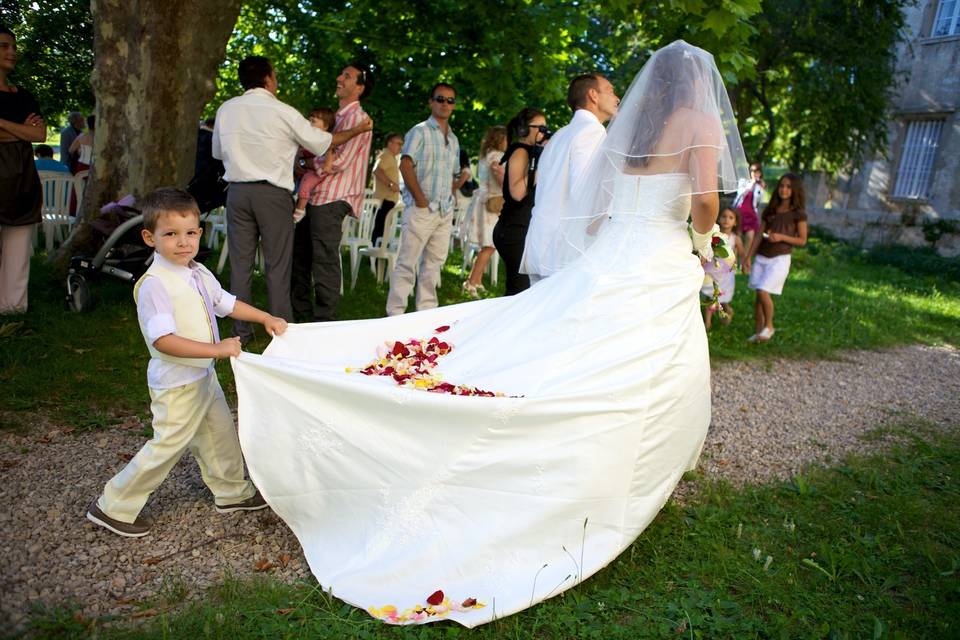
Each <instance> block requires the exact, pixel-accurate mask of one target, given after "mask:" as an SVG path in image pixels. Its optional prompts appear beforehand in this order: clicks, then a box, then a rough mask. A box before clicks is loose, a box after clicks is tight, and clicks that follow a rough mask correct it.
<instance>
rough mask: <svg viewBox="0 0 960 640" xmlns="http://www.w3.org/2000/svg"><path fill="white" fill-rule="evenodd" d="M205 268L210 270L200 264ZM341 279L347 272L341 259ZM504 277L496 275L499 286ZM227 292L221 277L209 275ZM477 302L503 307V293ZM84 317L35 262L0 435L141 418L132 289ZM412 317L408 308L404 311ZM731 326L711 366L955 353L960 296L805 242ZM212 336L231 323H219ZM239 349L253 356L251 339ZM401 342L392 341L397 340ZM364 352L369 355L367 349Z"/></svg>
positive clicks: (15, 337)
mask: <svg viewBox="0 0 960 640" xmlns="http://www.w3.org/2000/svg"><path fill="white" fill-rule="evenodd" d="M460 261H461V256H460V253H459V252H458V251H453V252H451V254H450V258H449V260H448V262H447V265H446V267H445V268H444V271H443V275H442V285H441V287H440V291H439V299H440V304H441V305H447V304H454V303H458V302H464V301H466V300H468V298H467V297H466V295H465V294H464V292H463V291H462V289H461V284H462V282H463V280H464V279H465V277H466V274H463V273H462V272H461V270H460ZM210 262H211V264H213V259H211V260H210ZM344 273H345V274H346V277H347V278H348V279H349V261H348V260H347V259H346V258H345V259H344ZM502 273H503V269H501V274H502ZM219 278H220V281H221V282H223V283H224V285H225V286H226V287H227V288H229V281H230V277H229V267H228V268H227V269H226V270H225V271H224V272H223V273H222V274H220V275H219ZM486 285H487V286H488V289H490V293H488V294H487V295H488V296H495V295H502V293H503V281H502V280H501V281H500V283H499V285H498V286H496V287H494V286H491V284H490V283H489V281H487V282H486ZM92 291H93V295H94V301H95V306H94V307H93V309H92V310H91V311H89V312H87V313H84V314H79V315H78V314H73V313H70V312H69V311H67V310H66V307H65V304H64V296H65V294H66V291H65V285H64V283H63V282H61V281H59V280H54V279H52V277H51V272H50V270H49V269H48V268H47V267H46V265H44V263H43V255H39V256H38V257H36V258H35V259H34V263H33V273H32V277H31V283H30V311H29V313H27V314H25V315H22V316H9V317H5V318H4V319H3V320H2V321H0V385H3V389H4V393H3V394H0V429H8V430H9V429H26V428H29V427H30V426H31V425H32V424H34V423H35V422H36V421H37V415H38V414H43V415H45V416H49V417H50V419H52V420H55V421H57V422H58V423H60V424H62V425H65V426H72V427H75V428H98V427H99V426H103V425H106V424H110V423H111V421H115V420H116V419H117V416H130V415H131V414H133V415H138V416H140V417H143V418H145V417H146V416H147V415H148V409H149V396H148V393H147V388H146V366H147V362H148V360H149V357H148V355H147V351H146V348H145V347H144V345H143V339H142V337H141V336H140V331H139V327H138V325H137V317H136V308H135V306H134V303H133V297H132V287H131V286H130V285H129V284H126V283H122V282H120V281H118V280H116V279H112V278H108V277H103V278H101V279H100V280H98V281H96V282H94V283H93V285H92ZM387 291H388V284H387V283H386V282H384V283H377V282H376V280H375V278H374V276H373V274H372V272H371V270H370V269H369V267H368V266H367V263H366V262H364V263H363V264H362V265H361V268H360V271H359V278H358V282H357V286H356V288H354V289H350V287H349V282H347V283H346V291H345V292H344V295H343V297H342V299H341V303H340V307H339V310H338V315H339V317H340V318H342V319H344V320H352V319H360V318H378V317H382V316H383V315H384V307H385V304H386V297H387ZM254 304H255V305H257V306H259V307H261V308H266V304H267V297H266V287H265V283H264V279H263V278H262V277H260V276H258V277H255V278H254ZM411 306H412V303H411ZM734 309H735V311H736V315H735V317H734V319H733V323H732V324H731V325H730V326H728V327H723V326H720V325H719V323H718V324H717V325H715V327H714V329H713V330H712V331H711V332H710V353H711V356H712V357H713V359H714V360H715V361H723V360H744V359H755V358H760V359H769V358H779V357H787V358H805V359H806V358H830V357H835V356H836V355H837V353H838V352H839V351H841V350H844V349H877V348H882V347H890V346H895V345H899V344H908V343H921V344H941V343H953V342H955V341H956V337H955V336H956V327H957V326H958V325H960V284H958V283H956V282H951V281H946V282H939V281H938V280H936V279H935V278H934V277H933V276H929V275H912V274H909V273H906V272H904V271H902V270H901V269H898V268H895V267H892V266H883V265H876V264H872V263H869V262H866V261H865V260H863V259H861V257H858V255H857V254H855V252H852V251H850V250H849V249H846V248H844V247H843V246H842V245H837V244H832V243H825V242H822V241H819V240H817V239H813V240H812V241H811V243H810V245H809V247H808V249H806V250H800V251H797V252H795V254H794V267H793V273H792V274H791V276H790V279H789V280H788V281H787V285H786V287H785V289H784V295H783V296H781V297H778V298H777V299H776V315H775V325H776V326H777V333H776V336H775V338H774V339H773V340H772V341H770V342H769V343H766V344H760V345H752V344H748V343H747V342H746V338H747V337H748V336H750V335H751V334H752V333H753V317H752V316H753V313H752V311H753V299H752V292H751V291H750V290H749V289H748V288H747V278H746V277H745V276H742V275H740V276H738V277H737V290H736V294H735V298H734ZM220 328H221V335H230V321H229V320H221V323H220ZM255 331H256V332H255V339H254V341H253V343H251V344H250V345H249V346H248V347H247V348H246V349H247V350H248V351H253V352H257V353H259V352H262V351H263V349H264V348H266V345H267V344H268V343H269V338H268V336H267V335H266V334H265V333H264V332H263V330H262V329H256V330H255ZM398 337H403V336H398ZM372 347H373V346H372V345H371V349H372ZM217 371H218V373H219V375H220V380H221V382H222V384H223V386H224V388H225V389H226V390H227V392H228V397H232V395H233V376H232V371H231V369H230V365H229V363H228V362H220V363H218V364H217Z"/></svg>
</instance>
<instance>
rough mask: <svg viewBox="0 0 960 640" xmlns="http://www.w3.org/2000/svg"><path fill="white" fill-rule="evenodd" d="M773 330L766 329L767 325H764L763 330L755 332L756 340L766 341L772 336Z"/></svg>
mask: <svg viewBox="0 0 960 640" xmlns="http://www.w3.org/2000/svg"><path fill="white" fill-rule="evenodd" d="M774 331H775V330H774V329H768V328H767V327H764V328H763V331H761V332H760V333H758V334H757V341H758V342H766V341H767V340H769V339H770V338H772V337H773V334H774Z"/></svg>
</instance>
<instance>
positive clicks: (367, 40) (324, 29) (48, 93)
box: [0, 0, 914, 171]
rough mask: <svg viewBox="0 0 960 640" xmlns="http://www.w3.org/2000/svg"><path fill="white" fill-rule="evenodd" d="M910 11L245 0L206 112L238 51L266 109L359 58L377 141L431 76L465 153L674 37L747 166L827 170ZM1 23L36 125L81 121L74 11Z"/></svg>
mask: <svg viewBox="0 0 960 640" xmlns="http://www.w3.org/2000/svg"><path fill="white" fill-rule="evenodd" d="M913 2H914V0H656V1H650V2H643V3H637V2H632V1H630V0H607V1H603V0H573V1H570V0H543V1H541V2H533V1H531V0H495V1H491V2H463V1H462V0H429V1H428V0H352V1H347V2H344V1H339V2H338V1H333V0H249V1H248V2H246V3H245V4H244V6H243V9H242V11H241V14H240V18H239V20H238V21H237V25H236V27H235V29H234V33H233V36H232V38H231V39H230V42H229V43H228V45H227V55H226V59H225V60H224V62H223V65H222V66H221V68H220V73H219V77H218V78H217V93H216V96H215V98H214V99H213V100H212V101H211V102H210V104H208V105H207V107H206V110H205V112H206V113H205V115H212V114H213V113H214V112H215V111H216V108H217V107H218V106H219V105H220V104H221V103H222V102H223V101H224V100H226V99H228V98H230V97H232V96H234V95H237V94H238V93H239V92H240V87H239V85H238V83H237V81H236V65H237V62H239V60H240V59H242V58H243V57H244V56H246V55H250V54H253V53H256V54H260V55H266V56H268V57H269V58H270V59H271V60H272V61H273V62H274V64H275V66H276V67H277V72H278V77H279V80H280V94H281V98H282V99H283V100H285V101H287V102H289V103H291V104H293V105H294V106H296V107H297V108H299V109H301V110H304V111H306V110H308V109H310V108H312V107H314V106H332V105H334V104H335V97H334V95H333V91H334V82H335V78H336V75H337V73H338V72H339V71H340V69H341V68H342V67H343V66H345V65H346V64H348V63H350V62H352V61H359V62H361V63H363V64H364V65H369V67H370V68H372V69H373V70H374V71H375V73H376V89H375V90H374V93H373V95H372V96H371V97H370V98H369V99H368V101H367V105H366V107H367V110H368V111H369V112H370V113H371V115H372V116H373V117H374V119H375V121H376V134H377V139H378V140H377V141H378V143H379V142H380V141H381V140H382V138H383V137H384V136H385V134H386V133H388V132H390V131H400V132H403V131H406V130H407V129H409V128H410V127H411V126H412V125H413V124H415V123H417V122H419V121H420V120H422V119H424V117H425V116H426V113H427V105H426V101H427V97H428V96H427V93H428V92H429V89H430V87H431V86H432V85H433V83H434V82H436V81H438V80H444V81H447V82H450V83H452V84H454V85H455V86H456V87H457V89H458V91H459V95H460V98H461V102H460V104H459V105H458V107H457V111H456V113H455V115H454V121H453V122H454V126H455V129H456V131H457V132H458V134H459V136H460V138H461V141H462V143H463V145H464V146H465V148H467V149H469V150H475V149H476V147H478V146H479V141H480V138H481V136H482V134H483V130H484V129H485V128H486V127H487V126H490V125H492V124H502V123H505V122H506V121H507V120H508V119H509V118H511V117H512V116H513V115H514V114H515V113H516V112H517V111H518V110H519V109H520V108H522V107H524V106H527V105H530V106H537V107H540V108H541V109H543V110H544V111H545V112H546V114H547V117H548V121H549V123H550V124H551V126H553V127H555V128H556V127H559V126H562V125H563V124H565V123H566V121H567V120H568V119H569V115H570V114H569V109H568V108H567V107H566V104H565V92H566V86H567V82H568V81H569V79H570V78H571V77H572V76H573V75H575V74H577V73H581V72H584V71H589V70H598V71H601V72H603V73H605V74H606V75H607V76H608V77H609V78H610V79H611V80H612V81H613V82H614V85H615V86H616V87H617V89H618V91H620V92H621V93H622V92H624V91H626V89H627V88H628V85H629V83H630V81H631V80H632V78H633V77H634V75H635V74H636V73H637V71H638V70H639V69H640V67H641V66H642V65H643V63H644V62H645V61H646V60H647V58H648V57H649V55H650V53H651V52H652V51H654V50H655V49H657V48H659V47H661V46H663V45H665V44H667V43H669V42H671V41H673V40H675V39H677V38H683V39H685V40H687V41H688V42H691V43H692V44H696V45H698V46H701V47H704V48H705V49H707V50H708V51H711V52H712V53H713V54H714V56H715V58H716V60H717V63H718V66H719V67H720V70H721V72H722V73H723V74H724V78H725V80H726V82H727V87H728V90H729V92H730V95H731V99H732V101H733V103H734V108H735V110H736V112H737V118H738V121H739V124H740V131H741V135H742V137H743V141H744V147H745V149H746V150H747V153H748V155H749V156H750V157H751V159H761V160H764V161H766V162H768V163H776V164H781V165H787V166H790V167H791V168H792V169H794V170H798V171H803V170H815V169H825V170H827V171H836V170H839V169H843V168H846V167H849V166H852V165H856V164H858V163H859V162H860V160H861V159H862V158H863V157H865V156H869V155H871V154H872V153H874V152H875V151H876V150H878V149H883V148H884V147H885V144H886V132H887V127H886V119H887V117H888V115H889V114H888V109H889V97H890V93H891V91H893V90H894V89H895V88H896V81H897V75H896V69H895V64H896V45H897V43H898V42H899V41H900V39H901V38H902V34H903V32H904V15H903V10H904V8H905V7H906V6H907V5H910V4H913ZM0 22H2V23H5V24H7V25H9V26H11V28H13V30H14V31H15V33H17V35H18V39H19V44H20V47H21V62H20V63H19V65H18V68H17V72H16V73H17V75H16V77H15V78H14V80H15V81H19V82H22V83H23V84H24V85H25V86H27V87H28V88H30V89H31V90H33V91H34V92H35V93H36V94H37V95H38V97H39V99H40V102H41V105H42V107H43V109H44V113H45V114H46V115H47V118H48V121H50V122H51V123H53V122H58V121H60V120H62V117H63V114H65V113H66V112H67V111H69V110H71V109H80V110H83V111H91V110H92V108H93V102H94V98H93V95H92V93H91V90H90V85H89V76H90V73H91V71H92V70H93V66H94V60H93V53H92V52H93V44H92V38H93V29H92V20H91V17H90V8H89V2H88V1H84V0H61V1H57V0H0ZM197 28H198V29H202V25H197ZM197 115H198V118H199V117H200V116H201V115H204V114H197Z"/></svg>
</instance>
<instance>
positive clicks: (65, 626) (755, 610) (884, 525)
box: [34, 424, 960, 640]
mask: <svg viewBox="0 0 960 640" xmlns="http://www.w3.org/2000/svg"><path fill="white" fill-rule="evenodd" d="M896 431H897V435H899V436H900V438H901V439H903V440H905V441H906V444H904V445H902V446H898V447H895V448H894V450H893V451H892V452H891V453H888V454H885V455H880V456H874V457H853V458H849V459H847V460H846V461H845V462H844V463H843V464H842V465H840V466H838V467H835V468H829V469H825V468H810V469H808V470H806V471H805V472H804V473H803V475H802V476H798V477H795V478H794V479H793V480H792V481H791V482H788V483H781V484H773V485H768V486H760V487H751V488H747V489H741V490H736V489H733V488H731V487H730V486H727V485H725V484H722V483H707V482H704V481H699V487H700V492H699V494H698V497H696V498H694V500H693V501H692V503H691V504H689V505H687V506H678V505H676V504H674V503H671V504H669V505H668V506H667V507H666V508H665V509H664V510H663V511H662V512H661V513H660V515H658V516H657V518H656V520H654V522H653V523H652V524H651V526H650V527H649V528H648V529H647V530H646V531H645V532H644V533H643V535H641V536H640V538H639V539H638V540H637V541H636V542H635V543H634V544H633V545H632V546H631V547H630V548H629V549H628V550H627V551H626V552H624V553H623V554H622V555H621V556H620V557H619V558H618V559H617V560H615V561H614V562H613V563H612V564H611V565H610V566H608V567H607V568H606V569H604V570H603V571H601V572H600V573H598V574H597V575H596V576H594V577H593V578H591V579H589V580H587V581H586V582H585V583H584V584H583V585H581V586H578V587H576V588H574V589H572V590H571V591H568V592H566V593H565V594H564V595H562V596H560V597H557V598H554V599H552V600H549V601H547V602H546V603H543V604H540V605H537V606H535V607H533V608H531V609H528V610H526V611H523V612H521V613H519V614H517V615H515V616H511V617H509V618H506V619H503V620H498V621H495V622H493V623H490V624H488V625H485V626H483V627H480V628H479V629H476V630H473V631H468V630H466V629H463V628H460V627H459V626H457V625H456V624H454V623H449V622H443V623H439V624H431V625H428V626H426V627H416V628H405V629H402V630H398V629H395V628H392V627H388V626H386V625H383V624H381V623H380V622H377V621H374V620H372V619H371V618H369V617H368V616H367V615H366V614H365V613H364V612H362V611H359V610H357V609H354V608H352V607H350V606H348V605H345V604H343V603H342V602H340V601H338V600H336V599H335V598H332V597H330V596H329V595H327V594H325V593H324V592H323V591H322V590H321V589H319V588H318V587H317V586H316V584H315V583H313V584H307V583H301V584H296V585H285V584H281V583H279V582H277V581H273V580H270V579H269V578H268V577H263V578H258V579H255V580H239V579H229V580H227V581H225V582H224V583H222V584H220V585H218V586H216V587H214V588H212V589H210V590H209V591H208V592H207V593H206V594H205V597H204V598H203V599H202V601H199V602H196V601H195V602H192V603H188V604H182V599H183V594H182V593H179V592H178V593H177V594H175V595H174V596H173V597H171V596H170V595H167V596H166V597H161V598H158V599H157V600H156V601H151V602H145V603H141V605H140V606H141V609H149V608H152V609H154V610H155V611H156V612H158V615H156V616H155V617H152V618H149V619H146V620H140V621H136V620H131V619H129V618H126V619H120V620H114V621H113V622H112V623H110V624H106V625H105V624H104V623H109V622H110V621H109V620H106V619H103V620H98V621H91V620H84V619H82V618H79V617H75V616H74V614H73V611H72V610H71V609H70V608H69V607H66V608H63V609H60V610H58V611H46V612H38V614H37V615H36V616H35V618H34V624H35V625H36V627H35V628H34V633H36V634H38V635H41V636H43V637H45V638H81V637H89V636H90V635H91V634H93V633H94V632H97V634H98V637H100V638H117V639H119V638H227V639H230V640H243V639H245V638H397V637H403V638H456V637H461V638H467V637H469V638H518V639H519V638H556V639H565V638H598V639H599V638H602V639H605V640H606V639H630V640H633V639H642V638H785V639H786V638H791V639H792V638H833V639H843V638H874V639H877V640H881V639H888V638H904V639H906V638H938V639H940V638H957V637H960V435H958V433H957V432H956V431H954V432H953V433H951V434H949V435H937V434H935V433H934V432H933V431H931V430H928V429H927V428H925V427H924V425H922V424H909V425H904V426H903V427H900V428H899V429H897V430H896ZM170 591H176V590H170ZM180 591H182V590H180ZM425 596H426V594H425ZM178 603H180V604H178Z"/></svg>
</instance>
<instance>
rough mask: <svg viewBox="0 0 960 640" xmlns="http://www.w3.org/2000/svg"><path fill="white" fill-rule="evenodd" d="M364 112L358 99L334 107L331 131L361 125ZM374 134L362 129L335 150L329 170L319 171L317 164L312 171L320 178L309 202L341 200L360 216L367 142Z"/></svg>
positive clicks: (354, 215)
mask: <svg viewBox="0 0 960 640" xmlns="http://www.w3.org/2000/svg"><path fill="white" fill-rule="evenodd" d="M366 116H367V114H366V113H364V111H363V109H362V108H361V107H360V103H359V102H351V103H350V104H348V105H347V106H345V107H343V108H342V109H340V110H339V111H337V120H336V124H335V125H334V127H333V131H334V133H336V132H338V131H346V130H347V129H353V128H354V127H357V126H360V123H361V122H362V121H363V119H364V118H365V117H366ZM372 143H373V134H372V133H371V132H369V131H367V132H365V133H361V134H360V135H358V136H355V137H353V138H351V139H350V140H348V141H347V142H346V143H344V144H342V145H340V146H339V147H337V148H336V149H335V150H334V154H335V156H334V161H333V167H332V168H331V171H330V173H324V172H322V169H321V167H322V166H323V165H322V160H321V163H320V164H316V165H315V166H316V169H315V171H316V172H317V175H318V176H320V182H319V184H317V186H316V187H315V188H314V190H313V193H311V194H310V204H311V205H313V206H319V205H322V204H328V203H330V202H336V201H337V200H343V201H344V202H346V203H347V204H349V205H350V208H351V209H353V217H355V218H357V217H359V216H360V212H361V211H362V210H363V191H364V189H365V188H366V185H367V159H368V158H369V157H370V145H371V144H372Z"/></svg>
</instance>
